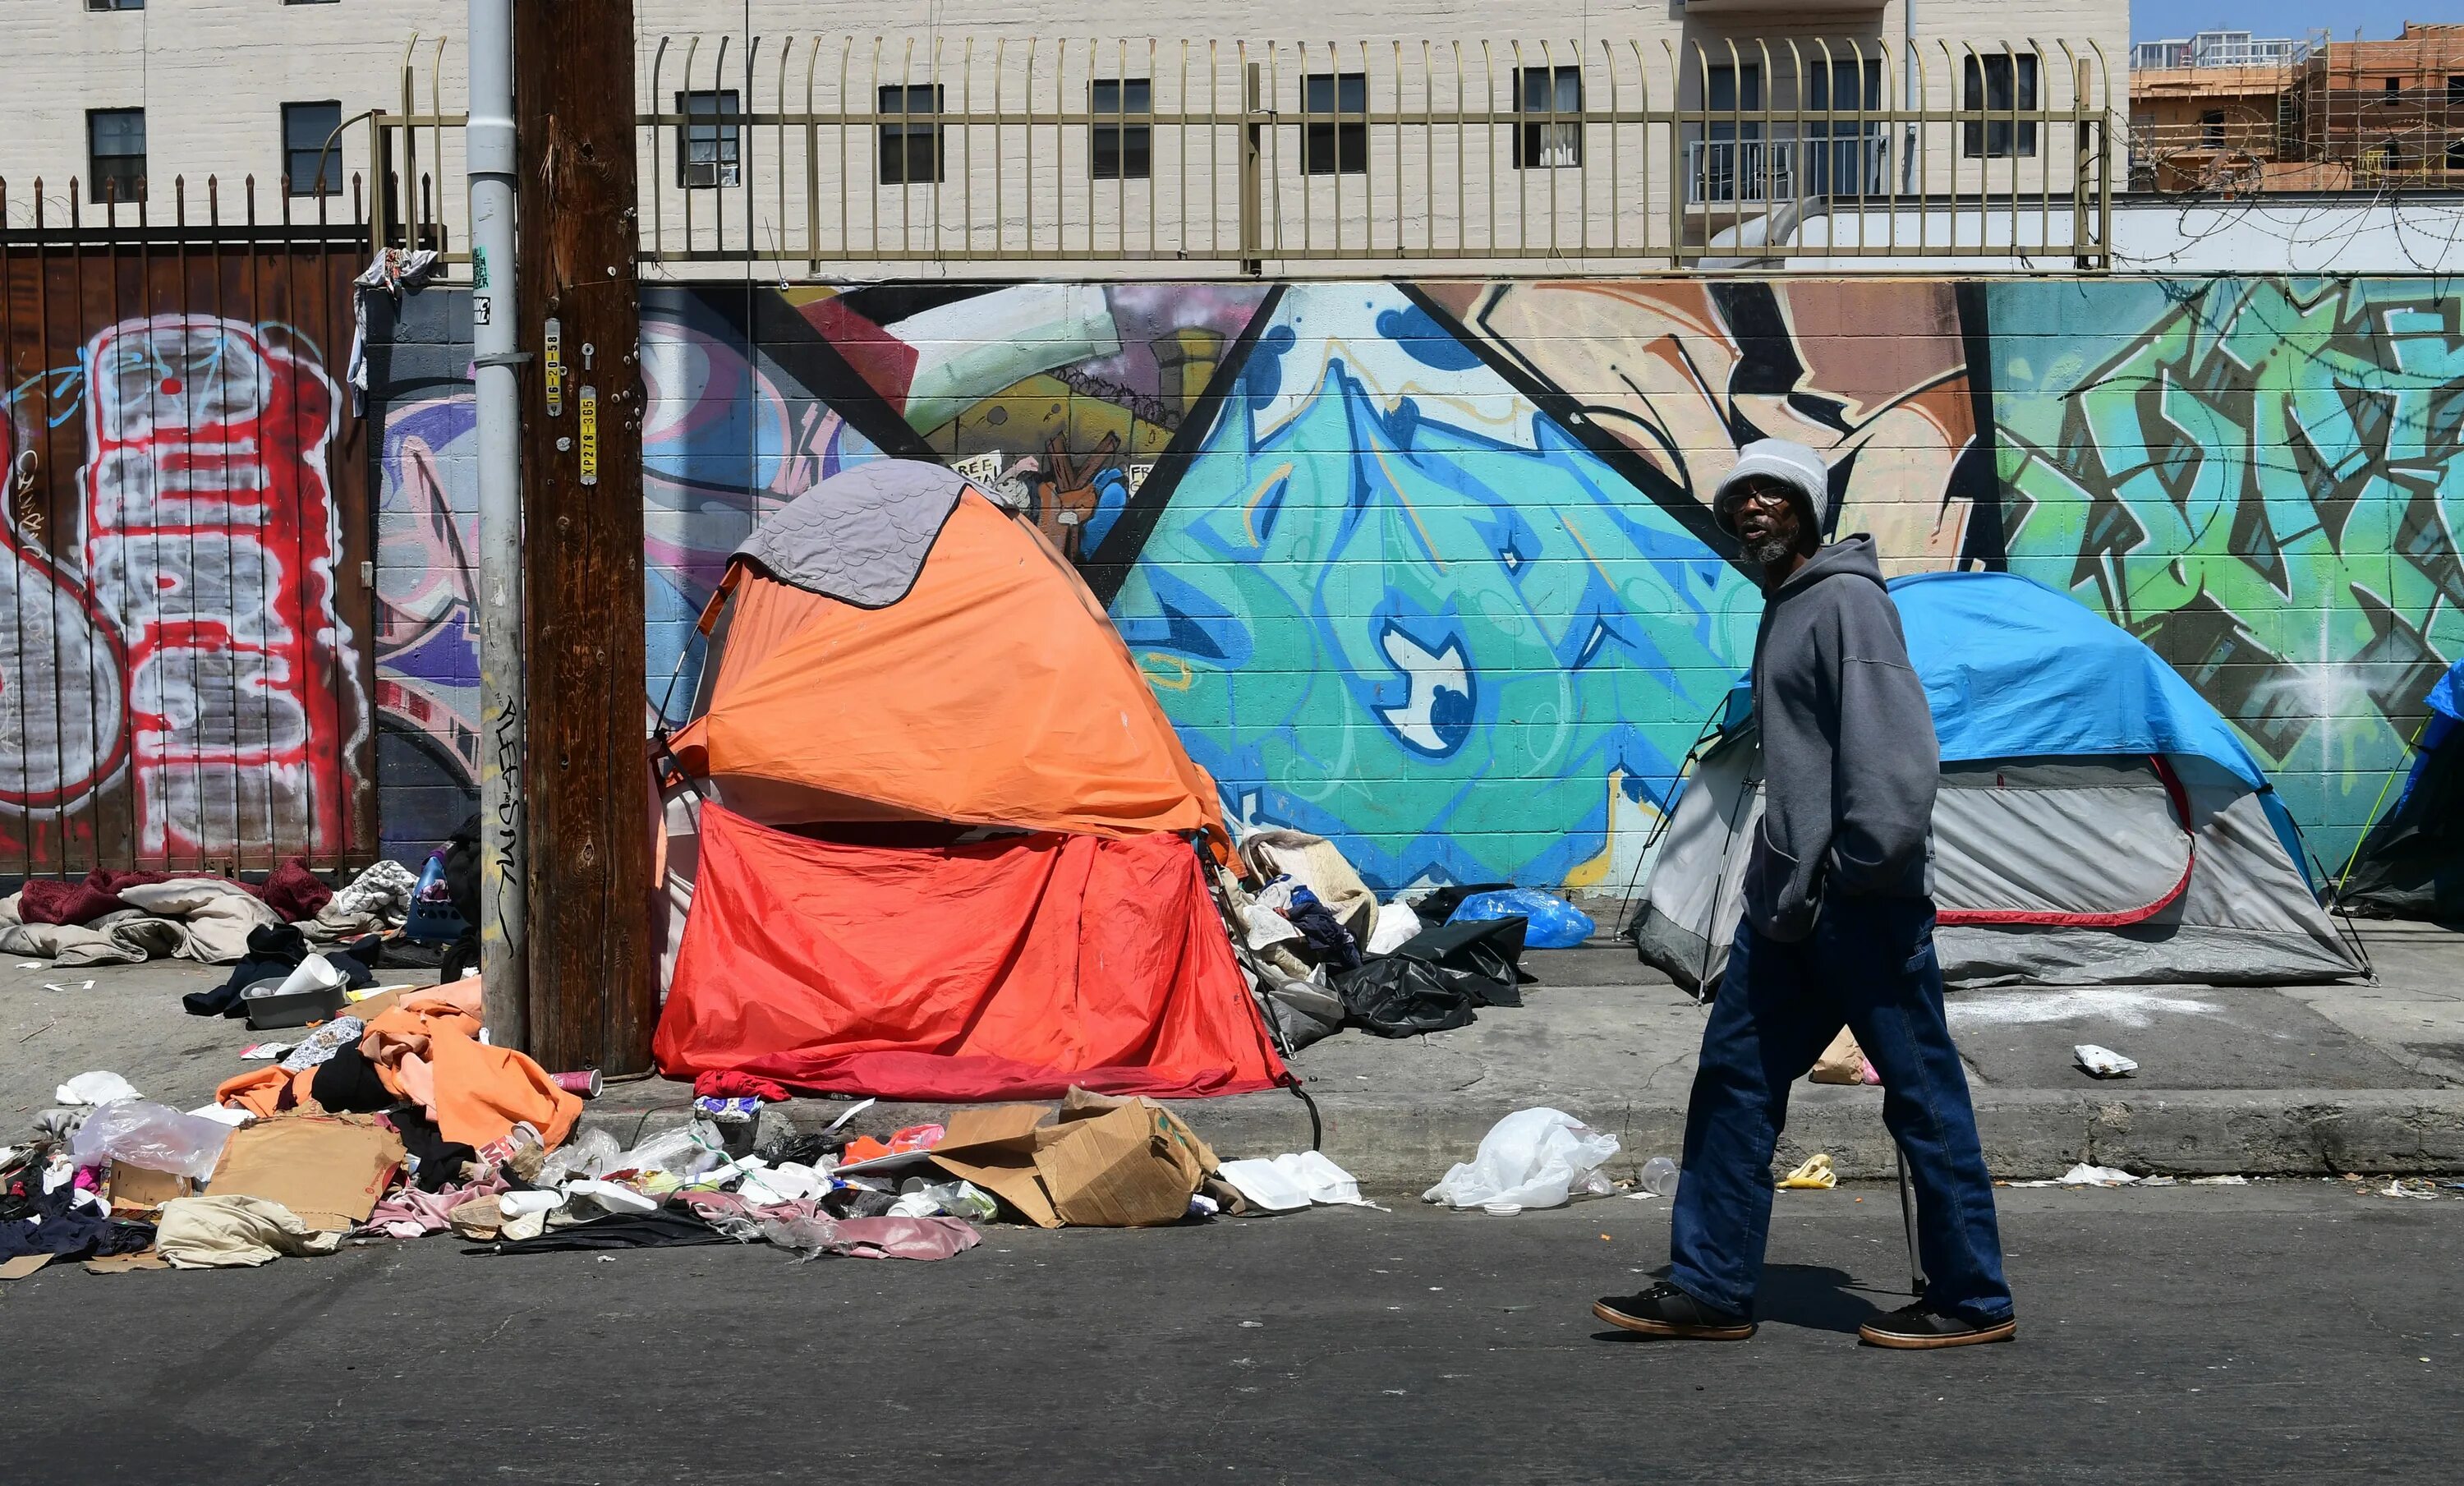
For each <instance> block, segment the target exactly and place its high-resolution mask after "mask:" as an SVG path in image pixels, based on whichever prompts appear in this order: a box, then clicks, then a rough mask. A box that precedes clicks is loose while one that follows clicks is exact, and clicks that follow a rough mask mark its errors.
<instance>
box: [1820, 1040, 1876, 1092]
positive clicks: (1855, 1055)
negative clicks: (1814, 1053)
mask: <svg viewBox="0 0 2464 1486" xmlns="http://www.w3.org/2000/svg"><path fill="white" fill-rule="evenodd" d="M1806 1081H1808V1082H1809V1083H1838V1084H1866V1085H1879V1084H1881V1081H1882V1076H1881V1074H1880V1073H1878V1072H1876V1071H1875V1068H1874V1065H1873V1064H1871V1063H1869V1062H1867V1061H1866V1060H1865V1050H1864V1049H1863V1048H1860V1047H1859V1046H1857V1034H1856V1033H1855V1032H1853V1031H1849V1030H1848V1029H1847V1028H1845V1027H1842V1028H1840V1029H1839V1035H1837V1036H1836V1037H1834V1038H1832V1039H1831V1045H1830V1046H1829V1047H1827V1048H1824V1049H1823V1050H1822V1055H1821V1056H1819V1057H1817V1058H1815V1060H1814V1071H1813V1072H1812V1073H1810V1074H1807V1075H1806Z"/></svg>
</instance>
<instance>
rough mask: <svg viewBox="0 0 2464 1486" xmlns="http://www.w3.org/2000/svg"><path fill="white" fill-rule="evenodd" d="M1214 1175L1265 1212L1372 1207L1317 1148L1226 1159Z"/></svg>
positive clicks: (1356, 1185) (1346, 1174) (1349, 1177)
mask: <svg viewBox="0 0 2464 1486" xmlns="http://www.w3.org/2000/svg"><path fill="white" fill-rule="evenodd" d="M1215 1174H1216V1175H1217V1176H1220V1177H1221V1178H1222V1179H1223V1180H1224V1181H1226V1182H1229V1183H1230V1184H1232V1187H1233V1189H1234V1190H1236V1191H1238V1192H1239V1193H1240V1194H1241V1195H1242V1196H1243V1198H1246V1199H1247V1200H1248V1203H1249V1205H1250V1206H1251V1207H1253V1208H1263V1209H1265V1210H1266V1211H1268V1212H1291V1211H1294V1210H1296V1209H1301V1208H1306V1207H1308V1206H1309V1204H1310V1203H1313V1202H1318V1203H1328V1204H1332V1205H1337V1206H1342V1207H1350V1208H1370V1207H1375V1206H1376V1205H1375V1203H1372V1202H1370V1201H1369V1200H1368V1199H1367V1198H1365V1197H1363V1196H1361V1195H1360V1184H1359V1183H1358V1182H1355V1181H1353V1179H1352V1173H1351V1172H1349V1171H1346V1170H1344V1169H1343V1168H1342V1167H1341V1166H1338V1165H1336V1164H1334V1163H1333V1162H1331V1161H1329V1160H1328V1159H1327V1158H1326V1156H1325V1154H1324V1153H1323V1152H1319V1151H1313V1150H1305V1151H1296V1152H1293V1153H1291V1154H1289V1155H1283V1156H1277V1157H1276V1158H1274V1159H1273V1160H1272V1161H1227V1162H1225V1163H1223V1164H1221V1165H1220V1166H1218V1167H1216V1168H1215Z"/></svg>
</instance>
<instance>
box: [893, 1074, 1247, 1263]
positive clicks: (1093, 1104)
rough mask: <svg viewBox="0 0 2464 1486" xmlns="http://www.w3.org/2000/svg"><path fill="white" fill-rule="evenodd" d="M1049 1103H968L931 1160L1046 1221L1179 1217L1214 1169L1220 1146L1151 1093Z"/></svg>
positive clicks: (1071, 1223) (1153, 1221)
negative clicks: (1209, 1141) (989, 1105)
mask: <svg viewBox="0 0 2464 1486" xmlns="http://www.w3.org/2000/svg"><path fill="white" fill-rule="evenodd" d="M1054 1113H1055V1111H1054V1110H1052V1109H1051V1108H1050V1107H1048V1106H1045V1105H1037V1104H1004V1105H999V1106H996V1107H993V1108H989V1109H962V1110H958V1111H956V1112H955V1113H953V1114H952V1115H951V1116H950V1119H949V1120H948V1122H947V1123H948V1134H946V1135H945V1136H944V1137H943V1138H942V1141H941V1143H940V1144H939V1145H936V1146H935V1147H934V1149H933V1164H935V1165H936V1166H938V1167H940V1168H941V1169H942V1170H943V1171H945V1172H947V1173H948V1174H950V1175H951V1176H954V1177H957V1178H958V1179H960V1180H962V1181H967V1182H972V1183H974V1184H975V1185H976V1186H978V1187H981V1188H982V1189H983V1190H985V1191H987V1192H990V1193H992V1194H993V1195H994V1196H995V1197H998V1198H1000V1199H1001V1201H1002V1202H1004V1203H1006V1204H1007V1205H1009V1207H1011V1208H1012V1209H1016V1210H1017V1211H1018V1212H1019V1213H1021V1214H1022V1215H1023V1216H1024V1217H1025V1218H1026V1220H1027V1221H1028V1222H1030V1223H1033V1224H1035V1225H1036V1226H1037V1227H1039V1228H1062V1227H1065V1226H1067V1227H1078V1228H1150V1227H1155V1226H1156V1225H1159V1224H1164V1223H1177V1222H1178V1221H1179V1220H1180V1219H1181V1218H1182V1217H1183V1216H1185V1215H1187V1213H1188V1211H1189V1199H1190V1196H1191V1194H1192V1193H1194V1192H1196V1191H1197V1190H1198V1188H1199V1185H1200V1184H1202V1183H1203V1182H1204V1181H1205V1180H1206V1174H1207V1173H1208V1172H1210V1171H1212V1170H1214V1169H1215V1167H1216V1164H1217V1162H1216V1159H1215V1153H1214V1151H1212V1150H1210V1149H1208V1148H1207V1145H1206V1142H1204V1141H1201V1140H1199V1138H1198V1136H1197V1134H1196V1133H1195V1132H1194V1131H1192V1130H1191V1129H1190V1128H1189V1126H1187V1125H1186V1124H1183V1123H1182V1122H1181V1120H1180V1118H1179V1117H1178V1116H1177V1115H1175V1114H1173V1113H1172V1112H1171V1111H1170V1110H1168V1109H1165V1108H1164V1107H1163V1106H1162V1105H1160V1104H1156V1103H1155V1102H1154V1101H1152V1100H1149V1099H1115V1098H1106V1097H1105V1096H1103V1095H1099V1094H1089V1093H1087V1092H1086V1091H1084V1090H1080V1089H1072V1090H1070V1091H1069V1098H1067V1099H1066V1100H1065V1101H1064V1102H1063V1104H1062V1106H1061V1108H1060V1110H1059V1111H1058V1114H1059V1117H1060V1118H1059V1120H1058V1122H1055V1123H1049V1124H1047V1123H1045V1120H1047V1119H1048V1118H1049V1117H1051V1116H1052V1115H1053V1114H1054Z"/></svg>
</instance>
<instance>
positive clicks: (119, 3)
mask: <svg viewBox="0 0 2464 1486" xmlns="http://www.w3.org/2000/svg"><path fill="white" fill-rule="evenodd" d="M85 8H86V9H87V10H89V11H142V10H143V9H145V0H85Z"/></svg>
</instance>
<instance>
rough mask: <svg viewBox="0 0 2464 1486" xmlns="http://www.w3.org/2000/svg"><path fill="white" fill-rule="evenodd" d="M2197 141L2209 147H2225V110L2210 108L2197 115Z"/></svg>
mask: <svg viewBox="0 0 2464 1486" xmlns="http://www.w3.org/2000/svg"><path fill="white" fill-rule="evenodd" d="M2199 143H2200V144H2205V145H2206V146H2207V147H2208V148H2210V149H2222V148H2224V147H2225V111H2224V110H2223V109H2221V108H2211V109H2209V110H2208V111H2207V112H2206V113H2203V114H2201V115H2200V116H2199Z"/></svg>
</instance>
